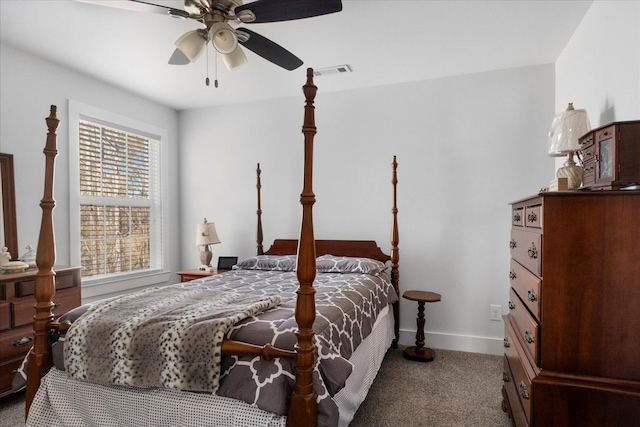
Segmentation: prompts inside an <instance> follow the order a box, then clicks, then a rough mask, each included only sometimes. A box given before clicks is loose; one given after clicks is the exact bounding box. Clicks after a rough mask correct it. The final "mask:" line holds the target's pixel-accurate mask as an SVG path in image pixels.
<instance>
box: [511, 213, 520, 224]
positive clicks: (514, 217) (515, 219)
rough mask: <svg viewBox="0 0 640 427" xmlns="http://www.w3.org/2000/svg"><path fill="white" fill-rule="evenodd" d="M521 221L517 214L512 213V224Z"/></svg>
mask: <svg viewBox="0 0 640 427" xmlns="http://www.w3.org/2000/svg"><path fill="white" fill-rule="evenodd" d="M521 219H522V217H521V216H520V214H519V213H517V212H516V213H514V214H513V222H520V220H521Z"/></svg>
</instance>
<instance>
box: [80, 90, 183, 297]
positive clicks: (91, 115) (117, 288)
mask: <svg viewBox="0 0 640 427" xmlns="http://www.w3.org/2000/svg"><path fill="white" fill-rule="evenodd" d="M80 120H87V121H91V122H94V123H96V124H99V125H104V126H108V127H113V128H116V129H120V130H123V131H126V132H131V133H136V134H139V135H143V136H145V137H149V138H150V139H154V140H157V141H158V142H159V147H158V149H159V171H158V173H159V174H160V178H159V185H160V190H159V193H158V197H159V205H160V206H159V210H160V215H161V220H160V224H159V230H158V234H159V236H160V246H159V247H158V248H157V249H156V250H157V251H158V252H159V264H160V265H159V266H157V267H154V266H152V267H151V268H150V269H146V270H142V271H133V272H131V271H130V272H123V273H113V274H107V275H99V276H89V277H83V278H82V287H83V288H85V287H86V288H92V287H95V289H91V291H90V292H89V295H87V296H89V297H91V296H98V295H104V294H108V293H118V292H122V291H125V290H131V289H135V288H138V287H144V286H152V285H157V284H160V283H162V282H166V281H167V280H168V278H169V276H170V274H171V273H170V272H167V271H166V266H167V265H168V259H167V257H168V254H169V250H168V249H169V248H168V244H167V239H165V238H164V235H166V231H167V230H168V227H169V223H168V218H167V215H166V212H167V208H166V206H165V203H163V201H166V200H168V197H167V191H168V186H167V182H166V181H167V175H168V173H167V171H168V163H167V155H166V153H167V152H168V131H167V130H166V129H163V128H161V127H158V126H154V125H151V124H149V123H144V122H141V121H139V120H136V119H133V118H130V117H126V116H122V115H119V114H116V113H113V112H110V111H106V110H102V109H100V108H97V107H93V106H90V105H86V104H82V103H80V102H77V101H74V100H71V99H70V100H69V226H70V227H69V230H70V231H69V234H70V236H69V243H70V244H69V247H70V261H71V264H72V265H81V244H80V204H81V196H80V167H79V162H80V155H79V144H80V132H79V122H80ZM152 245H153V244H152ZM152 250H153V249H152ZM83 297H85V293H84V292H83Z"/></svg>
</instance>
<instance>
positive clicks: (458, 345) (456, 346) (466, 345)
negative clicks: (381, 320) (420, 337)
mask: <svg viewBox="0 0 640 427" xmlns="http://www.w3.org/2000/svg"><path fill="white" fill-rule="evenodd" d="M424 335H425V347H431V348H440V349H443V350H455V351H467V352H470V353H483V354H493V355H496V356H500V355H502V354H503V353H504V345H503V344H504V338H503V337H500V338H492V337H478V336H472V335H458V334H443V333H439V332H425V334H424ZM399 343H400V345H407V346H410V345H415V343H416V331H415V330H413V331H411V330H407V329H401V330H400V339H399Z"/></svg>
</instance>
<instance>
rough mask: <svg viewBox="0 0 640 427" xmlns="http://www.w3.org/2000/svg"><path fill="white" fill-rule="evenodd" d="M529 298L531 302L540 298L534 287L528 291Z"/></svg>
mask: <svg viewBox="0 0 640 427" xmlns="http://www.w3.org/2000/svg"><path fill="white" fill-rule="evenodd" d="M527 298H529V301H531V302H534V301H535V300H537V299H538V297H537V296H536V292H535V291H534V290H533V289H529V290H528V291H527Z"/></svg>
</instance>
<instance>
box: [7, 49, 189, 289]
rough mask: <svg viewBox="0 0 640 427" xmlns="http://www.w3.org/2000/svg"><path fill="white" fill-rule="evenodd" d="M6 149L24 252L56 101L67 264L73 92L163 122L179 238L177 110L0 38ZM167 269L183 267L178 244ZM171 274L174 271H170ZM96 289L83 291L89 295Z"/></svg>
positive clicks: (59, 219)
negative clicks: (47, 121)
mask: <svg viewBox="0 0 640 427" xmlns="http://www.w3.org/2000/svg"><path fill="white" fill-rule="evenodd" d="M0 93H1V94H2V97H1V100H0V151H2V152H6V153H11V154H13V155H14V167H15V185H16V205H17V206H16V211H17V223H18V224H17V225H18V243H19V249H20V251H21V252H20V254H12V255H14V256H19V255H21V254H22V252H23V251H24V248H25V247H26V246H27V245H28V244H30V245H32V246H34V247H35V246H36V245H37V242H38V234H39V230H40V219H41V216H42V210H41V209H40V199H41V198H42V195H43V186H42V185H43V182H44V155H43V154H42V150H43V148H44V144H45V140H46V132H47V127H46V124H45V121H44V119H45V117H47V116H48V115H49V107H50V105H52V104H53V105H56V106H57V107H58V112H57V116H58V118H59V119H60V125H59V126H58V132H57V134H58V152H59V153H58V156H57V157H56V172H55V189H54V198H55V200H56V208H55V210H54V226H55V233H56V243H57V257H56V263H57V264H59V265H68V264H69V260H70V254H69V174H68V169H69V155H68V138H69V136H68V135H69V132H68V122H67V115H68V101H69V99H74V100H76V101H79V102H82V103H84V104H87V105H91V106H94V107H97V108H100V109H102V110H107V111H111V112H114V113H117V114H119V115H123V116H128V117H131V118H133V119H136V120H139V121H141V122H145V123H149V124H152V125H155V126H157V127H161V128H165V129H167V131H168V135H169V152H167V153H164V155H165V156H167V159H169V162H168V165H169V170H168V174H169V175H168V180H167V182H168V183H169V185H170V188H169V194H170V198H169V200H165V203H164V205H165V207H166V208H167V210H166V214H167V215H168V216H169V218H170V227H169V229H168V230H167V234H166V238H168V239H169V241H172V242H175V241H177V240H178V229H177V226H176V224H177V223H178V220H179V211H178V207H177V203H176V202H175V201H176V200H177V165H178V149H177V147H178V144H177V143H176V137H177V134H178V131H177V129H178V114H177V113H176V112H175V111H174V110H172V109H170V108H167V107H163V106H160V105H158V104H155V103H153V102H151V101H148V100H146V99H143V98H140V97H139V96H136V95H132V94H130V93H128V92H126V91H123V90H121V89H118V88H115V87H113V86H111V85H108V84H105V83H102V82H100V81H97V80H94V79H92V78H90V77H88V76H86V75H83V74H79V73H76V72H74V71H72V70H69V69H66V68H62V67H60V66H57V65H55V64H53V63H51V62H47V61H43V60H40V59H38V58H35V57H33V56H31V55H28V54H25V53H23V52H20V51H17V50H15V49H14V48H12V47H10V46H7V45H5V44H0ZM170 251H171V253H170V254H169V260H170V262H169V265H167V266H166V268H167V269H168V270H169V271H176V270H177V268H178V267H177V262H178V260H177V258H178V255H177V248H176V247H175V246H174V247H172V248H170ZM172 280H175V276H173V275H172ZM89 293H90V292H89V291H88V290H85V291H83V295H84V296H87V295H88V294H89Z"/></svg>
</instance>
